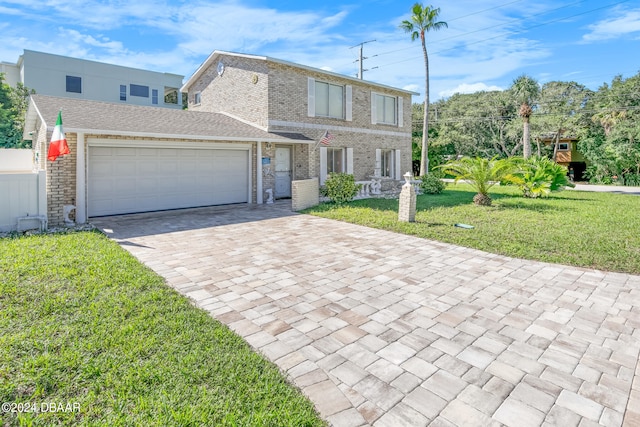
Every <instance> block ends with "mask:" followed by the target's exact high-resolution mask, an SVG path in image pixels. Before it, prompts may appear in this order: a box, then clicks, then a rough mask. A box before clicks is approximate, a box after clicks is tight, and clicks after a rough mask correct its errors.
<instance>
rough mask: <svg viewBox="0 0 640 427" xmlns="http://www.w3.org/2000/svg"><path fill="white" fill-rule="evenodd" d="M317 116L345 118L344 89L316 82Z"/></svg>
mask: <svg viewBox="0 0 640 427" xmlns="http://www.w3.org/2000/svg"><path fill="white" fill-rule="evenodd" d="M315 95H316V116H322V117H331V118H336V119H342V118H344V87H343V86H338V85H334V84H330V83H324V82H316V94H315Z"/></svg>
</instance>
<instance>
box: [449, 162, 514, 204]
mask: <svg viewBox="0 0 640 427" xmlns="http://www.w3.org/2000/svg"><path fill="white" fill-rule="evenodd" d="M439 168H440V169H442V170H443V171H444V173H446V174H449V175H453V176H454V178H455V182H456V183H457V182H458V181H460V180H464V181H466V182H468V183H469V184H471V186H473V188H474V189H475V190H476V191H477V192H478V194H476V195H475V196H474V197H473V203H475V204H476V205H479V206H491V197H489V189H490V188H491V187H493V186H494V185H496V184H499V183H500V181H502V179H503V178H505V177H506V176H508V175H509V174H511V173H512V172H513V171H514V164H513V162H511V161H510V159H498V158H496V157H494V158H492V159H485V158H482V157H463V158H462V159H460V160H451V161H449V162H447V163H445V164H444V165H442V166H440V167H439Z"/></svg>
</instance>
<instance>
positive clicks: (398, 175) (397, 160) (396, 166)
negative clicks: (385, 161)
mask: <svg viewBox="0 0 640 427" xmlns="http://www.w3.org/2000/svg"><path fill="white" fill-rule="evenodd" d="M393 151H394V154H395V156H396V158H395V161H394V162H393V163H394V165H393V168H394V172H395V179H396V181H400V180H401V179H402V167H401V165H400V160H401V157H400V150H393Z"/></svg>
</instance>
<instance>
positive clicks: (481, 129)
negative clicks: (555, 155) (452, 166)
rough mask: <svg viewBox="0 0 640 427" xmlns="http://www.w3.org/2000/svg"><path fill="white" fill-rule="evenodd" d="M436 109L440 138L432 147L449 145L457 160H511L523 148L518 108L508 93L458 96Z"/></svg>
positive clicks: (444, 101) (497, 92)
mask: <svg viewBox="0 0 640 427" xmlns="http://www.w3.org/2000/svg"><path fill="white" fill-rule="evenodd" d="M433 109H434V110H435V112H436V113H437V114H436V117H437V120H436V122H435V128H436V129H437V139H436V140H435V141H434V142H433V143H432V146H448V147H450V150H451V151H452V152H453V153H455V155H456V157H460V156H470V157H475V156H483V157H493V156H499V157H509V156H514V155H516V153H517V151H518V149H519V147H520V144H521V142H520V136H519V134H518V131H517V128H516V127H515V123H514V118H515V117H516V109H515V107H514V105H513V102H512V101H511V99H510V97H509V93H508V92H503V91H492V92H476V93H473V94H455V95H453V96H451V97H450V98H449V99H447V100H441V101H438V103H436V104H434V107H433Z"/></svg>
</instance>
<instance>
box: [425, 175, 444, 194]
mask: <svg viewBox="0 0 640 427" xmlns="http://www.w3.org/2000/svg"><path fill="white" fill-rule="evenodd" d="M420 180H421V181H422V182H421V183H420V188H421V189H422V192H423V193H424V194H440V193H442V192H443V191H444V189H445V187H446V186H447V184H446V183H445V182H444V181H442V179H440V174H438V173H435V172H431V173H428V174H426V175H422V176H421V177H420Z"/></svg>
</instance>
